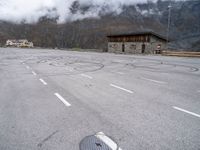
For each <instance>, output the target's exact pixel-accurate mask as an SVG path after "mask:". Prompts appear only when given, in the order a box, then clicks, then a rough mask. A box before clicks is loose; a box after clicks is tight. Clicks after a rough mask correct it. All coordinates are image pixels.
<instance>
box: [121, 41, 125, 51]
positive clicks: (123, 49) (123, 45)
mask: <svg viewBox="0 0 200 150" xmlns="http://www.w3.org/2000/svg"><path fill="white" fill-rule="evenodd" d="M122 52H125V44H124V43H123V44H122Z"/></svg>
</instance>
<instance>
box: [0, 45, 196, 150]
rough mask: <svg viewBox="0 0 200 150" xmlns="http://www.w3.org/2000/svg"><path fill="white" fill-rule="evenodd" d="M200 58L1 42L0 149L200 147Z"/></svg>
mask: <svg viewBox="0 0 200 150" xmlns="http://www.w3.org/2000/svg"><path fill="white" fill-rule="evenodd" d="M199 69H200V59H199V58H180V57H164V56H152V55H146V56H142V55H117V54H109V53H94V52H74V51H64V50H50V49H17V48H0V149H2V150H40V149H42V150H79V143H80V142H81V141H82V140H83V138H85V137H87V136H90V135H94V134H95V133H98V132H103V133H105V134H106V135H108V136H109V137H111V138H112V139H113V140H114V141H115V142H116V143H117V144H118V145H119V146H120V147H121V148H122V149H123V150H147V149H148V150H161V149H162V150H169V149H170V150H171V149H173V150H184V149H185V150H200V70H199Z"/></svg>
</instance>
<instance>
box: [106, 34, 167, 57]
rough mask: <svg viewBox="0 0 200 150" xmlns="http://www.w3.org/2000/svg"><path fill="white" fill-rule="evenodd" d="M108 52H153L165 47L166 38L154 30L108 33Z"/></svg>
mask: <svg viewBox="0 0 200 150" xmlns="http://www.w3.org/2000/svg"><path fill="white" fill-rule="evenodd" d="M107 38H108V52H111V53H132V54H142V53H145V54H153V53H159V52H160V51H161V50H164V49H166V45H167V39H166V38H165V37H163V36H161V35H159V34H157V33H155V32H152V31H147V32H134V33H128V34H116V35H108V36H107Z"/></svg>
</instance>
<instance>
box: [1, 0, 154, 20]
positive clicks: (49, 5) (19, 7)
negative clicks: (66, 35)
mask: <svg viewBox="0 0 200 150" xmlns="http://www.w3.org/2000/svg"><path fill="white" fill-rule="evenodd" d="M150 1H151V2H156V0H30V1H27V0H1V1H0V14H1V15H0V20H5V21H11V22H17V23H20V22H21V21H23V22H27V23H35V22H37V21H38V19H39V18H40V17H43V16H48V17H49V18H55V17H57V18H58V22H59V23H63V22H65V21H71V20H77V19H84V18H98V17H99V16H100V14H102V13H104V14H105V13H110V12H114V13H116V14H119V13H121V12H122V10H123V7H124V6H130V5H135V4H141V3H147V2H150ZM73 5H77V6H79V7H80V8H85V9H87V11H85V12H84V13H83V12H82V11H77V12H76V13H72V12H71V10H70V9H71V7H72V6H73Z"/></svg>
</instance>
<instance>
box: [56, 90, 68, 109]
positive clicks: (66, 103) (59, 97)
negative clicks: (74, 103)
mask: <svg viewBox="0 0 200 150" xmlns="http://www.w3.org/2000/svg"><path fill="white" fill-rule="evenodd" d="M54 95H55V96H56V97H57V98H58V99H59V100H61V102H63V103H64V104H65V106H67V107H69V106H71V104H70V103H68V102H67V101H66V100H65V99H64V98H63V97H62V96H61V95H60V94H58V93H54Z"/></svg>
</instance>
